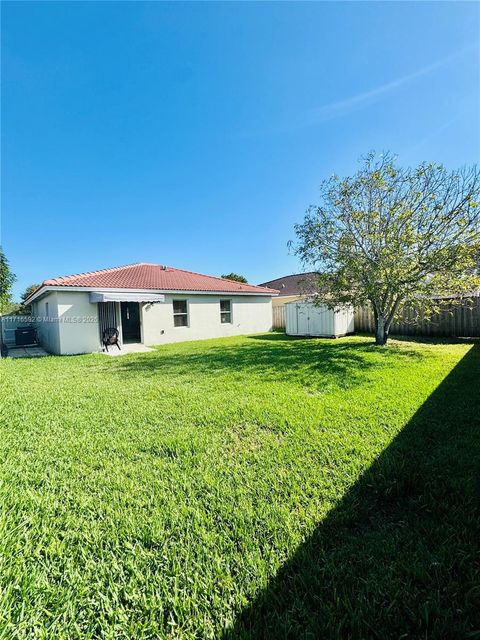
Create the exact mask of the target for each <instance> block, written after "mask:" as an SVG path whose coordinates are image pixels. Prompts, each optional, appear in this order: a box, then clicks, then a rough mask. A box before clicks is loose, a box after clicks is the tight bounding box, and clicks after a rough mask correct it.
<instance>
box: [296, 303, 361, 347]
mask: <svg viewBox="0 0 480 640" xmlns="http://www.w3.org/2000/svg"><path fill="white" fill-rule="evenodd" d="M285 309H286V317H285V322H286V328H285V330H286V334H287V335H289V336H316V337H323V338H338V337H340V336H345V335H347V334H349V333H353V332H354V331H355V326H354V320H353V307H351V306H345V307H342V308H341V309H329V308H328V307H327V306H326V305H324V304H320V305H318V304H313V302H302V301H299V302H289V303H288V304H286V305H285Z"/></svg>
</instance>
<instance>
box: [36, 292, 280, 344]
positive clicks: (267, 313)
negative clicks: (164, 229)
mask: <svg viewBox="0 0 480 640" xmlns="http://www.w3.org/2000/svg"><path fill="white" fill-rule="evenodd" d="M174 299H176V300H187V303H188V322H189V325H188V327H175V326H174V322H173V300H174ZM220 300H231V309H232V322H231V323H225V324H222V323H221V322H220ZM45 302H48V303H49V316H50V317H51V318H54V319H55V318H56V319H57V321H56V322H44V323H40V324H39V335H40V339H41V343H42V345H43V346H44V347H45V348H46V349H47V350H48V351H51V352H52V353H57V354H62V355H73V354H80V353H92V352H97V351H100V350H101V346H100V337H99V324H98V305H97V304H92V303H91V302H90V292H89V291H54V292H50V293H48V294H46V295H45V296H42V298H41V299H39V300H38V301H36V303H35V304H36V306H37V309H38V313H37V315H45ZM118 317H119V318H120V312H119V309H118ZM91 320H93V321H91ZM140 322H141V336H142V342H143V343H144V344H147V345H153V344H167V343H170V342H183V341H187V340H202V339H206V338H220V337H227V336H236V335H242V334H249V333H262V332H265V331H270V330H271V328H272V299H271V297H270V296H234V295H232V296H228V295H224V296H220V295H204V294H195V295H192V294H190V295H176V294H166V295H165V302H162V303H157V304H149V303H140Z"/></svg>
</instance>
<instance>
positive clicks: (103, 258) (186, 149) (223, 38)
mask: <svg viewBox="0 0 480 640" xmlns="http://www.w3.org/2000/svg"><path fill="white" fill-rule="evenodd" d="M479 11H480V5H479V4H477V3H473V2H472V3H463V2H450V3H436V2H418V3H408V2H401V3H396V2H384V3H375V2H358V3H352V2H348V3H340V2H330V3H322V2H320V3H273V2H271V3H155V2H150V3H143V2H103V3H102V2H65V3H63V2H39V3H29V2H3V3H2V185H1V186H2V210H1V211H2V219H1V232H2V233H1V241H2V244H3V246H4V249H5V251H6V253H7V256H8V258H9V260H10V263H11V266H12V268H13V270H14V271H15V272H16V274H17V276H18V282H17V285H16V289H15V293H16V295H17V296H18V294H19V293H20V292H21V291H23V290H24V289H25V287H26V286H28V285H29V284H31V283H33V282H38V281H41V280H42V279H44V278H47V277H54V276H58V275H65V274H70V273H77V272H82V271H89V270H94V269H99V268H104V267H109V266H117V265H121V264H129V263H132V262H156V263H165V264H169V265H172V266H176V267H180V268H185V269H191V270H194V271H200V272H203V273H209V274H214V275H216V274H221V273H224V272H229V271H236V272H238V273H242V274H244V275H246V276H247V277H248V279H249V281H250V282H253V283H257V282H261V281H263V280H268V279H272V278H275V277H279V276H281V275H284V274H287V273H289V272H292V271H295V270H298V267H299V265H298V262H297V259H296V258H295V257H294V256H291V255H289V254H288V250H287V242H288V240H290V239H292V238H293V237H294V232H293V225H294V223H295V222H298V221H301V219H302V218H303V214H304V211H305V209H306V207H307V206H308V205H309V204H311V203H315V202H316V201H317V198H318V186H319V184H320V181H321V180H322V179H323V178H326V177H328V176H330V175H331V174H332V173H334V172H335V173H338V174H340V175H343V174H348V173H351V172H352V171H354V170H355V168H356V165H357V160H358V158H359V156H361V155H362V154H364V153H365V152H367V151H368V150H370V149H377V150H386V149H390V150H392V151H393V152H395V153H397V154H398V155H399V161H400V162H401V163H404V164H414V163H418V162H421V161H422V160H435V161H438V162H443V163H444V164H446V165H447V166H451V167H456V166H459V165H463V164H470V163H473V162H476V161H478V158H479V152H480V124H479V118H480V115H479V50H478V39H479Z"/></svg>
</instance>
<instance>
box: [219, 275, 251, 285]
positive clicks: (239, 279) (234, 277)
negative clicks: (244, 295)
mask: <svg viewBox="0 0 480 640" xmlns="http://www.w3.org/2000/svg"><path fill="white" fill-rule="evenodd" d="M221 277H222V278H223V279H224V280H235V281H236V282H242V283H243V284H248V281H247V279H246V278H245V277H244V276H239V275H238V273H227V274H226V275H223V276H221Z"/></svg>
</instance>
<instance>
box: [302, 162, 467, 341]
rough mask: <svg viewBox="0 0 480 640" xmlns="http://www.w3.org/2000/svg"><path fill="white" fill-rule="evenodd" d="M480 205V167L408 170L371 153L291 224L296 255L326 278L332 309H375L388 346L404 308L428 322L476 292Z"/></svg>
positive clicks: (322, 289)
mask: <svg viewBox="0 0 480 640" xmlns="http://www.w3.org/2000/svg"><path fill="white" fill-rule="evenodd" d="M479 199H480V172H479V170H478V168H477V167H476V166H473V167H471V168H463V169H459V170H456V171H448V170H447V169H445V168H444V167H443V166H441V165H437V164H433V163H430V164H427V163H423V164H421V165H420V166H419V167H417V168H416V169H409V168H408V169H405V168H400V167H398V166H397V165H396V164H395V160H394V158H393V156H392V155H390V154H386V155H381V156H376V155H375V154H374V153H373V152H372V153H370V154H369V155H368V156H366V158H364V161H363V165H362V166H361V168H360V169H359V171H358V172H357V173H356V174H355V175H354V176H352V177H348V178H344V179H340V178H338V177H337V176H333V177H332V178H330V179H329V180H326V181H324V182H323V183H322V186H321V199H320V204H319V205H317V206H311V207H310V208H309V209H307V212H306V215H305V219H304V221H303V222H302V223H301V224H297V225H295V231H296V234H297V245H296V253H297V255H299V256H300V258H301V259H302V261H303V263H304V264H310V265H313V266H314V268H315V270H319V271H320V272H321V276H319V279H318V296H320V297H323V302H326V303H327V304H328V305H329V306H330V307H336V306H339V305H342V304H354V305H363V304H366V303H370V304H371V306H372V308H373V313H374V318H375V341H376V343H377V344H379V345H383V344H386V342H387V339H388V334H389V331H390V326H391V324H392V321H393V319H394V317H395V316H396V314H397V313H399V312H400V311H401V309H402V307H403V306H405V305H407V304H409V305H414V306H415V307H416V308H417V309H421V312H422V314H423V317H424V318H428V317H429V316H430V315H431V314H432V313H433V312H435V311H437V310H438V305H439V298H441V297H442V296H443V297H447V296H457V297H458V296H466V295H468V294H469V293H470V294H471V292H472V291H474V290H475V289H476V288H478V287H479V286H480V278H479V270H478V255H479V249H480V206H479ZM459 299H460V300H461V298H459Z"/></svg>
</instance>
